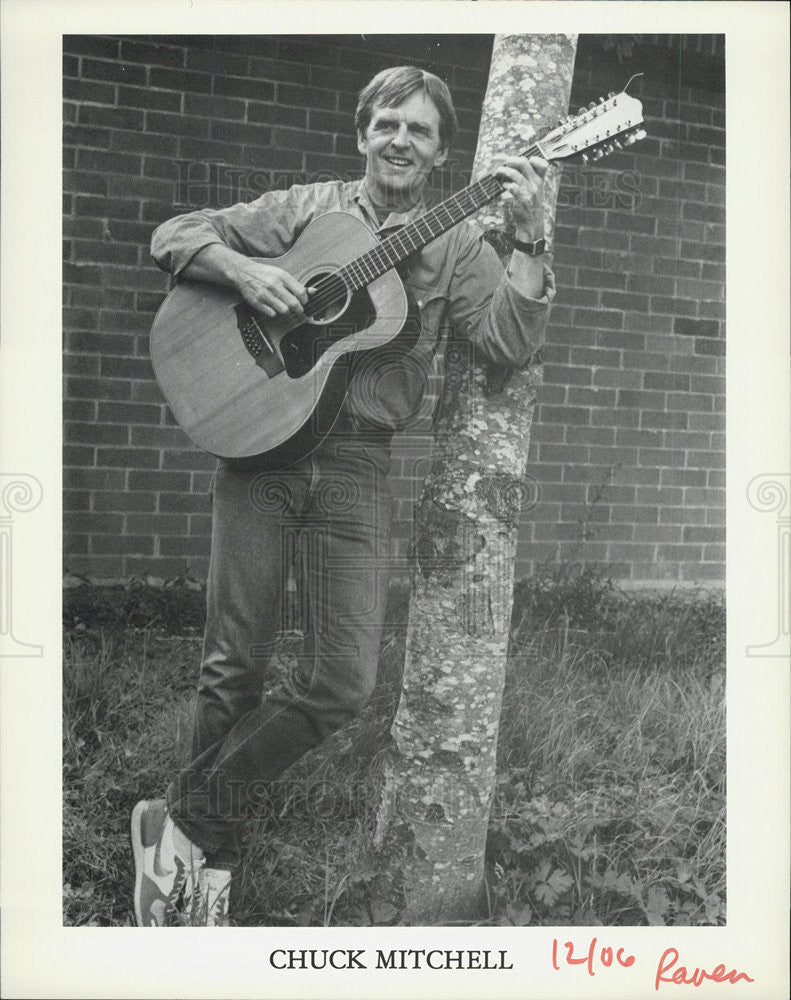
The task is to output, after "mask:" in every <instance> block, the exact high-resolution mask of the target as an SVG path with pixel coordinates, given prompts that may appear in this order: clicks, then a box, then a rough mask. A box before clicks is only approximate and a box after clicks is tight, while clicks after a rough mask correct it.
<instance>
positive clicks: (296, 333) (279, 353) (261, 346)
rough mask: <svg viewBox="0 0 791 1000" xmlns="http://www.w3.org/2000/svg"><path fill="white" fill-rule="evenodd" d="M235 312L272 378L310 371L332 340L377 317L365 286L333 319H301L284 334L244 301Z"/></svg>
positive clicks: (252, 349)
mask: <svg viewBox="0 0 791 1000" xmlns="http://www.w3.org/2000/svg"><path fill="white" fill-rule="evenodd" d="M234 312H235V313H236V318H237V325H238V329H239V334H240V335H241V338H242V341H243V343H244V346H245V347H246V348H247V351H248V353H249V354H250V356H251V357H252V358H253V359H254V361H255V363H256V364H257V365H258V366H259V367H260V368H262V369H263V370H264V371H265V372H266V374H267V375H268V376H269V377H270V378H274V376H275V375H279V374H280V372H282V371H285V372H286V374H287V375H288V377H289V378H301V377H302V376H303V375H307V373H308V372H309V371H310V370H311V368H313V367H315V365H316V363H317V362H318V360H319V358H320V357H321V356H322V354H324V352H325V351H326V350H327V349H328V348H329V347H330V345H331V344H334V343H336V342H337V341H338V340H342V339H343V338H344V337H348V336H350V335H352V334H355V333H358V332H360V331H361V330H365V329H366V327H368V326H370V325H371V323H373V321H374V319H375V318H376V309H375V308H374V305H373V303H372V302H371V297H370V295H369V294H368V291H367V289H365V288H363V289H361V290H360V291H358V292H355V293H354V295H352V297H351V299H350V301H349V304H348V306H347V307H346V309H345V310H344V311H343V313H342V314H341V315H340V316H338V317H336V318H335V319H334V320H333V321H332V322H331V323H300V324H299V326H295V327H294V328H293V329H291V330H288V331H287V332H286V333H282V334H281V333H279V332H277V331H276V330H275V329H274V328H271V327H269V326H268V323H267V319H266V317H265V316H263V315H262V314H261V313H259V312H256V311H255V310H253V309H251V308H250V306H248V305H246V304H245V303H244V302H240V303H239V304H238V305H237V306H235V307H234Z"/></svg>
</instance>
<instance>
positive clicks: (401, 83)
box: [354, 66, 459, 149]
mask: <svg viewBox="0 0 791 1000" xmlns="http://www.w3.org/2000/svg"><path fill="white" fill-rule="evenodd" d="M417 90H422V91H423V93H424V94H425V95H426V97H430V98H431V100H432V101H433V102H434V104H435V105H436V108H437V111H439V138H440V142H441V143H442V146H443V148H444V149H448V148H449V147H450V144H451V143H452V142H453V140H454V138H455V136H456V132H457V131H458V128H459V124H458V122H457V120H456V111H455V110H454V107H453V99H452V97H451V96H450V91H449V90H448V86H447V84H446V83H445V81H444V80H440V78H439V77H438V76H434V74H433V73H429V72H428V70H425V69H418V68H417V67H416V66H392V67H390V68H389V69H383V70H382V71H381V72H379V73H377V74H376V76H375V77H374V78H373V80H371V82H370V83H368V84H366V85H365V86H364V87H363V89H362V90H361V91H360V96H359V99H358V102H357V111H356V112H355V114H354V124H355V126H356V128H357V132H358V134H359V135H363V134H364V133H365V130H366V129H367V128H368V126H369V125H370V124H371V117H372V115H373V109H374V106H375V105H376V104H381V105H383V106H384V107H386V108H394V107H397V106H398V105H399V104H401V103H402V102H403V101H405V100H406V99H407V97H409V96H410V94H414V93H415V91H417Z"/></svg>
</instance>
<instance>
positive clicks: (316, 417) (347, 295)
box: [151, 74, 645, 468]
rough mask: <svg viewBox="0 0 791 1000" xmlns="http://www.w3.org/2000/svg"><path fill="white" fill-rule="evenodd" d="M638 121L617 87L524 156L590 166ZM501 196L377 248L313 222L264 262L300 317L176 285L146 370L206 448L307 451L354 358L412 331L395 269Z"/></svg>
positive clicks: (440, 212) (442, 209)
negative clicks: (284, 281)
mask: <svg viewBox="0 0 791 1000" xmlns="http://www.w3.org/2000/svg"><path fill="white" fill-rule="evenodd" d="M638 75H640V74H638ZM630 82H631V81H630ZM627 86H628V84H627ZM642 121H643V117H642V105H641V104H640V102H639V101H637V100H635V98H633V97H630V96H629V95H628V94H626V92H625V89H624V91H623V92H622V93H620V94H611V95H610V96H609V97H608V98H607V99H606V100H605V99H604V98H602V99H601V100H600V102H599V104H591V105H589V107H588V108H587V109H585V108H582V109H581V110H580V112H579V114H578V115H577V116H572V117H569V118H567V119H564V120H563V121H561V122H560V123H559V124H558V125H557V127H555V128H552V129H549V130H548V131H546V132H545V133H544V134H543V135H542V136H541V139H540V142H536V143H535V144H534V145H532V146H531V147H530V148H529V149H527V150H525V151H524V153H523V154H522V155H524V156H532V155H535V154H537V153H540V155H541V156H543V157H544V158H545V159H547V160H551V161H558V160H568V159H574V158H579V157H581V158H582V159H583V161H585V162H587V160H588V159H589V158H592V159H594V160H596V159H599V158H600V157H601V156H606V155H609V153H611V152H613V150H614V149H615V148H621V146H622V142H623V144H625V145H631V143H633V142H636V141H637V140H639V139H641V138H643V137H644V136H645V130H644V129H642V128H641V127H640V126H641V125H642ZM502 192H503V183H502V182H501V180H500V179H499V178H498V177H497V175H496V174H488V175H486V176H485V177H483V178H481V179H480V180H477V181H475V183H473V184H471V185H470V186H469V187H467V188H465V189H464V190H463V191H460V192H459V193H458V194H455V195H453V196H452V197H450V198H447V199H445V201H443V202H441V203H440V204H439V205H437V206H436V207H435V208H433V209H432V210H431V211H429V212H426V213H425V214H424V215H422V216H421V217H420V218H419V219H415V220H413V221H412V222H409V223H407V225H405V226H403V227H402V228H401V229H399V230H396V231H395V232H394V233H392V234H391V235H389V236H387V237H386V238H384V239H383V240H382V241H381V242H380V241H379V240H378V239H377V238H376V236H375V235H374V234H373V233H372V232H371V230H370V229H369V228H368V227H367V226H366V225H365V224H364V223H363V222H361V221H360V220H359V219H357V218H356V217H355V216H353V215H350V214H349V213H347V212H328V213H327V214H326V215H321V216H319V217H318V218H317V219H314V220H313V222H311V223H310V224H309V225H308V226H307V228H306V229H305V230H304V232H303V233H302V234H301V235H300V236H299V238H298V239H297V241H296V242H295V244H294V246H293V247H292V248H291V249H290V250H289V251H288V253H286V254H284V255H283V256H282V257H278V258H275V259H272V260H270V261H267V263H270V264H273V265H275V266H277V267H281V268H283V269H284V270H285V271H288V272H289V274H291V275H293V277H295V278H296V279H297V280H298V281H300V282H301V283H302V284H303V285H304V286H306V287H307V288H308V303H307V305H306V306H305V311H306V314H308V315H307V316H306V318H305V319H300V320H292V319H284V318H282V317H278V318H275V319H267V318H266V317H264V316H263V315H262V314H261V313H256V312H254V311H253V310H252V309H251V308H250V307H249V306H248V305H247V304H246V303H244V302H240V301H239V296H238V295H237V294H236V293H235V292H233V291H227V290H225V289H222V288H218V287H216V286H214V285H209V284H203V283H200V282H189V281H185V282H182V283H181V284H180V285H178V286H177V287H176V288H175V289H174V290H173V291H172V292H171V293H170V295H168V297H167V298H166V299H165V301H164V302H163V304H162V306H161V308H160V310H159V312H158V313H157V315H156V319H155V320H154V326H153V329H152V331H151V361H152V363H153V365H154V372H155V374H156V376H157V380H158V382H159V385H160V388H161V389H162V392H163V393H164V395H165V398H166V399H167V401H168V403H169V404H170V408H171V409H172V411H173V415H174V416H175V418H176V420H177V421H178V422H179V424H180V425H181V427H182V428H183V429H184V430H185V431H186V432H187V434H188V435H189V436H190V437H191V438H192V440H193V441H194V442H195V443H196V444H198V445H199V446H200V447H201V448H203V449H205V450H206V451H208V452H211V453H212V454H214V455H217V456H218V457H220V458H226V459H235V460H237V461H240V462H243V461H245V460H254V461H255V462H256V465H257V466H258V467H261V468H267V467H269V468H278V467H283V466H287V465H290V464H292V463H293V462H295V461H298V460H299V459H300V458H302V457H304V456H305V455H307V454H309V453H310V452H311V451H312V450H313V449H314V448H316V447H317V446H318V445H319V443H320V442H321V441H322V440H323V439H324V438H325V437H326V436H327V434H328V433H329V432H330V431H331V429H332V425H333V423H334V421H335V419H336V417H337V415H338V413H339V411H340V407H341V405H342V403H343V400H344V397H345V394H346V389H347V386H348V382H349V378H350V376H351V374H352V372H353V370H354V365H355V357H359V356H360V355H361V354H367V353H368V352H369V351H371V350H375V349H376V348H378V347H382V346H383V345H385V344H387V343H388V342H390V341H392V340H394V339H395V338H396V337H398V336H399V334H400V333H401V331H402V330H404V332H405V333H407V332H409V328H410V327H415V326H416V325H417V324H416V323H412V317H413V315H414V314H413V313H412V312H411V311H410V303H409V300H408V298H407V293H406V291H405V289H404V286H403V284H402V283H401V279H400V278H399V276H398V274H397V273H396V271H395V270H394V268H395V267H396V266H397V265H398V264H399V263H400V262H401V261H403V260H406V259H407V258H408V257H409V256H410V255H411V254H413V253H415V252H416V251H418V250H420V249H421V248H422V247H424V246H426V245H427V244H428V243H430V242H431V241H432V240H434V239H436V238H437V237H438V236H440V235H442V233H444V232H447V231H448V230H449V229H451V228H452V227H453V226H455V225H457V224H458V223H459V222H461V221H462V219H465V218H467V217H468V216H470V215H472V213H473V212H475V211H476V210H477V209H479V208H481V207H482V206H483V205H485V204H486V203H487V202H489V201H491V200H492V199H493V198H496V197H498V195H500V194H502ZM339 272H342V273H339ZM408 317H409V322H406V321H407V318H408Z"/></svg>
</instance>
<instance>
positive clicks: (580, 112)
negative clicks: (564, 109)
mask: <svg viewBox="0 0 791 1000" xmlns="http://www.w3.org/2000/svg"><path fill="white" fill-rule="evenodd" d="M587 110H588V109H587V108H580V109H579V110H578V111H577V114H578V115H584V114H585V112H586V111H587Z"/></svg>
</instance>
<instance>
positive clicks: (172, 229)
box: [151, 187, 320, 277]
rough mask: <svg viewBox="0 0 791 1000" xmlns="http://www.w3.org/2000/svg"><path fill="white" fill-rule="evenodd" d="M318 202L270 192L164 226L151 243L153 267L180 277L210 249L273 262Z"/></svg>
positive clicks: (302, 193)
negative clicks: (215, 245) (215, 246)
mask: <svg viewBox="0 0 791 1000" xmlns="http://www.w3.org/2000/svg"><path fill="white" fill-rule="evenodd" d="M319 207H320V206H319V205H318V204H317V199H316V198H315V197H311V195H310V194H309V193H308V191H307V189H305V188H300V187H293V188H289V189H288V190H287V191H270V192H267V193H266V194H264V195H261V197H260V198H257V199H256V200H255V201H251V202H241V203H239V204H238V205H232V206H231V207H230V208H221V209H201V210H199V211H196V212H188V213H186V214H185V215H177V216H176V217H175V218H173V219H169V220H168V221H167V222H163V223H162V225H160V226H158V227H157V229H156V230H155V231H154V234H153V236H152V238H151V256H152V257H153V258H154V262H155V263H156V264H157V266H159V267H161V268H162V269H163V270H164V271H168V272H170V274H172V275H174V276H175V277H179V275H180V274H181V273H182V271H183V270H184V268H185V267H186V266H187V265H188V264H189V262H190V261H191V260H192V258H193V257H194V256H195V255H196V254H197V253H199V252H200V251H201V250H203V248H204V247H207V246H209V245H210V244H212V243H222V244H224V245H225V246H227V247H230V248H231V249H232V250H236V251H237V252H238V253H242V254H244V255H245V256H246V257H278V256H280V255H281V254H284V253H285V252H286V250H288V249H289V247H290V246H291V245H292V244H293V242H294V240H295V238H296V237H297V236H298V235H299V233H300V232H301V231H302V229H303V228H304V227H305V226H306V225H307V223H308V222H309V221H310V218H311V217H312V216H313V215H315V214H316V210H317V208H319Z"/></svg>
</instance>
